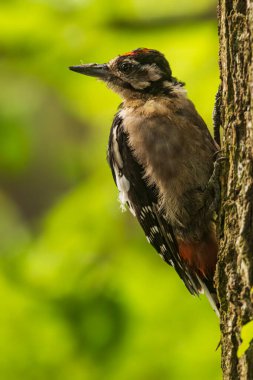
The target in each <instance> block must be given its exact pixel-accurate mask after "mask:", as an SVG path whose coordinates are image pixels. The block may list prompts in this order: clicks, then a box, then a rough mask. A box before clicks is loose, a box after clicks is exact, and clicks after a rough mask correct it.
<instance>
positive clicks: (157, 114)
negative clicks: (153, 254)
mask: <svg viewBox="0 0 253 380" xmlns="http://www.w3.org/2000/svg"><path fill="white" fill-rule="evenodd" d="M70 69H71V70H73V71H76V72H78V73H81V74H85V75H89V76H94V77H96V78H99V79H101V80H103V81H105V82H106V83H107V85H108V86H109V87H110V88H111V89H112V90H113V91H115V92H116V93H118V94H119V95H120V96H121V97H122V98H123V103H122V104H121V105H120V108H119V111H118V112H117V114H116V115H115V118H114V121H113V124H112V128H111V132H110V138H109V146H108V155H107V157H108V162H109V164H110V167H111V170H112V175H113V178H114V181H115V183H116V185H117V187H118V189H119V199H120V201H121V204H122V207H123V208H124V207H125V205H127V206H128V208H129V209H130V211H131V213H132V214H133V215H134V216H135V217H136V218H137V220H138V222H139V223H140V225H141V227H142V229H143V230H144V232H145V234H146V237H147V240H148V242H149V243H151V244H152V246H153V247H154V248H155V249H156V251H157V252H158V253H159V254H160V256H161V257H162V258H163V260H164V261H166V263H168V264H169V265H171V266H173V267H174V268H175V270H176V271H177V273H178V274H179V276H180V277H181V279H182V280H183V282H184V283H185V285H186V287H187V288H188V290H189V291H190V293H192V294H199V293H201V292H202V291H204V292H205V293H206V294H207V296H208V298H209V301H210V302H211V305H212V306H213V308H214V310H215V311H216V312H217V314H218V313H219V312H218V301H217V297H216V292H215V288H214V282H213V277H214V271H215V266H216V261H217V250H218V247H217V241H216V236H215V227H214V223H213V208H212V207H210V202H207V201H206V200H207V196H206V194H207V188H208V182H209V179H210V177H211V175H212V173H213V170H214V160H215V154H216V153H217V150H218V146H217V144H216V143H215V142H214V140H213V138H212V137H211V135H210V133H209V131H208V129H207V126H206V124H205V122H204V121H203V119H202V118H201V116H200V115H199V114H198V113H197V111H196V109H195V107H194V105H193V103H192V102H191V101H190V100H188V99H187V96H186V91H185V89H184V83H182V82H179V81H178V80H177V79H176V78H175V77H173V76H172V72H171V69H170V66H169V64H168V62H167V60H166V59H165V57H164V55H163V54H161V53H160V52H158V51H157V50H152V49H146V48H145V49H143V48H141V49H136V50H133V51H131V52H128V53H126V54H123V55H120V56H118V57H116V58H114V59H112V60H111V61H110V62H109V63H107V64H102V65H100V64H85V65H79V66H71V67H70ZM209 197H210V193H209Z"/></svg>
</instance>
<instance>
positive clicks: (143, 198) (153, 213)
mask: <svg viewBox="0 0 253 380" xmlns="http://www.w3.org/2000/svg"><path fill="white" fill-rule="evenodd" d="M107 157H108V162H109V164H110V167H111V170H112V175H113V178H114V181H115V184H116V185H117V187H118V190H119V199H120V202H121V205H122V206H123V207H124V206H125V204H127V206H128V207H129V209H130V211H131V212H132V214H133V215H134V216H135V217H136V218H137V220H138V222H139V223H140V225H141V227H142V228H143V230H144V232H145V235H146V238H147V240H148V242H149V243H150V244H152V246H153V247H154V248H155V249H156V251H157V252H158V253H159V255H160V256H161V257H162V258H163V260H164V261H165V262H166V263H167V264H169V265H171V266H173V267H174V268H175V270H176V271H177V273H178V274H179V276H180V277H181V279H182V280H183V281H184V283H185V285H186V287H187V288H188V290H189V291H190V292H191V293H192V294H198V293H199V292H200V291H201V289H202V285H201V283H200V280H199V278H198V276H197V275H196V273H194V272H193V271H191V270H190V269H189V267H188V266H187V265H185V262H184V261H183V260H182V259H181V257H180V256H179V253H178V244H177V241H176V239H175V236H174V233H173V230H172V227H171V225H170V224H169V223H168V221H166V219H165V216H164V214H163V213H162V212H161V210H160V209H159V204H158V191H157V189H156V188H155V186H150V185H149V184H148V183H147V181H146V180H145V178H144V177H145V170H144V168H143V167H142V166H141V165H140V164H139V163H138V162H137V160H136V158H135V157H134V154H133V152H132V150H131V148H130V146H129V143H128V135H127V133H126V132H125V131H124V126H123V120H122V118H121V117H120V116H119V114H117V115H116V116H115V118H114V121H113V125H112V128H111V133H110V137H109V145H108V153H107Z"/></svg>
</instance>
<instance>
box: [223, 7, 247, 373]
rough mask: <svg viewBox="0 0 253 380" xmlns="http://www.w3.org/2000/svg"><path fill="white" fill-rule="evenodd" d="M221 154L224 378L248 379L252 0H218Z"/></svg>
mask: <svg viewBox="0 0 253 380" xmlns="http://www.w3.org/2000/svg"><path fill="white" fill-rule="evenodd" d="M218 19H219V39H220V76H221V94H220V95H221V101H220V103H221V107H220V111H221V115H220V119H221V125H222V127H223V129H224V131H223V138H222V156H225V157H226V160H225V161H224V165H223V168H222V174H221V209H220V214H219V220H218V224H219V225H218V234H219V242H220V252H219V262H218V266H217V273H216V283H217V290H218V296H219V299H220V302H221V352H222V359H221V362H222V370H223V378H224V379H226V380H228V379H229V380H234V379H253V343H251V345H250V347H249V349H248V350H247V351H246V353H245V354H244V355H243V356H242V357H241V358H240V359H238V357H237V350H238V347H239V345H240V343H241V327H242V325H244V324H245V323H247V322H248V321H249V320H252V319H253V293H252V291H251V289H252V287H253V58H252V55H253V54H252V49H253V46H252V44H253V0H219V6H218Z"/></svg>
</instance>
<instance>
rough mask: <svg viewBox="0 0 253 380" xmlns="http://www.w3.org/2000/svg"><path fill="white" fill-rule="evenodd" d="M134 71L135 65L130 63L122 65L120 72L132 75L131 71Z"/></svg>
mask: <svg viewBox="0 0 253 380" xmlns="http://www.w3.org/2000/svg"><path fill="white" fill-rule="evenodd" d="M132 69H133V64H132V63H130V62H122V64H121V65H120V71H122V72H123V73H125V74H128V73H130V71H131V70H132Z"/></svg>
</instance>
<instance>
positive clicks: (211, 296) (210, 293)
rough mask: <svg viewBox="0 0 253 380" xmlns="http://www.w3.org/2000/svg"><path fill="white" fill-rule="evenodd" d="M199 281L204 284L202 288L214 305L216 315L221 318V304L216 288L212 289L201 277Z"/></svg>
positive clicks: (212, 305)
mask: <svg viewBox="0 0 253 380" xmlns="http://www.w3.org/2000/svg"><path fill="white" fill-rule="evenodd" d="M199 282H200V283H201V285H202V288H203V290H204V293H205V295H206V297H207V299H208V301H209V303H210V305H211V307H212V309H213V310H214V311H215V313H216V315H217V317H218V318H220V311H219V308H220V304H219V301H218V297H217V294H216V292H215V290H213V291H210V290H209V289H208V287H207V285H206V284H205V283H204V281H203V280H201V279H200V278H199Z"/></svg>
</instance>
